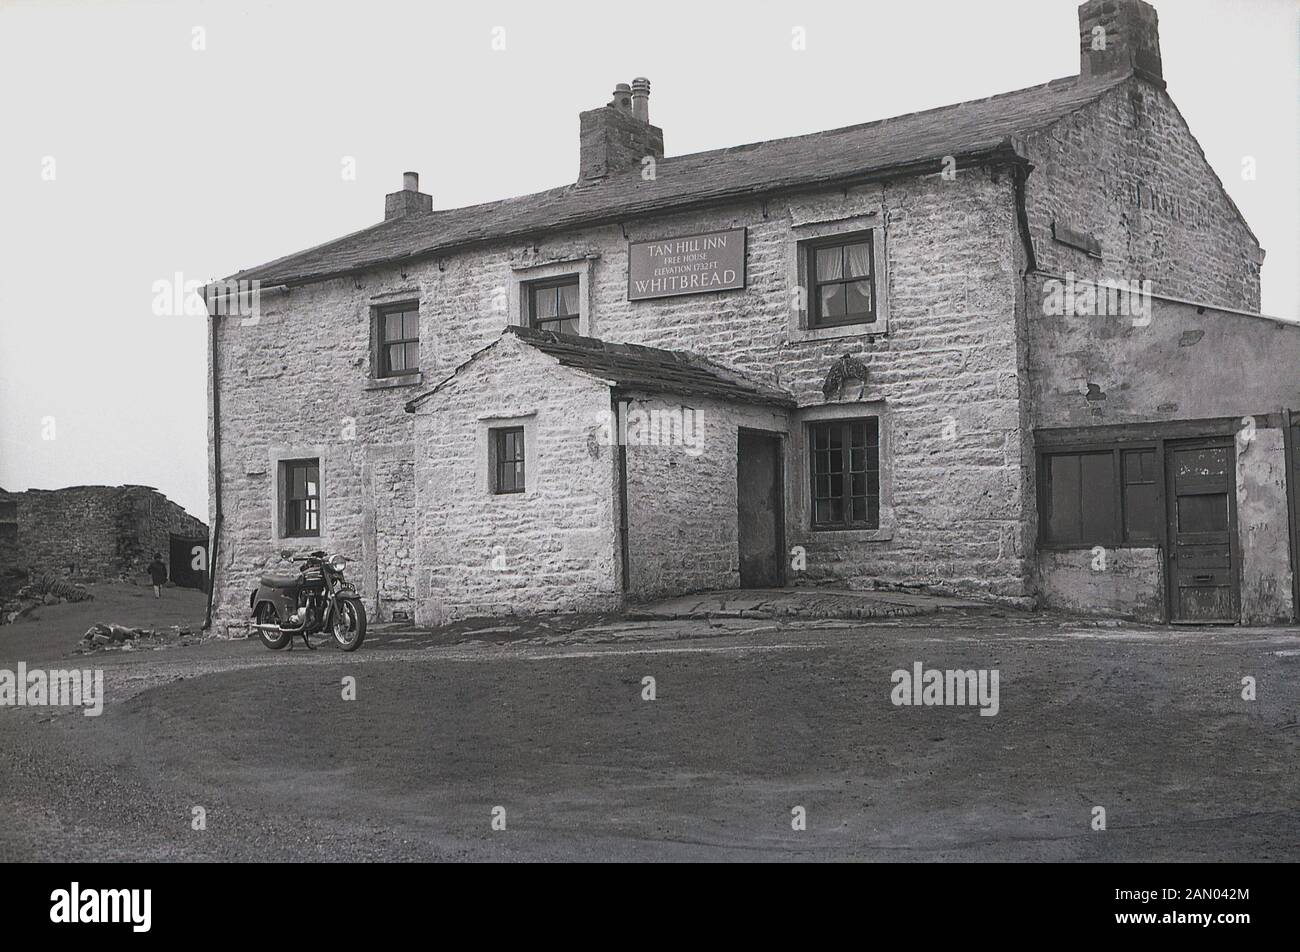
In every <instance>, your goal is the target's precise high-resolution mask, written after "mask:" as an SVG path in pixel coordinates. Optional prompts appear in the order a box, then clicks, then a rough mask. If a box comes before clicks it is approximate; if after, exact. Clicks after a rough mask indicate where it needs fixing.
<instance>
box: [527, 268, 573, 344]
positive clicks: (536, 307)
mask: <svg viewBox="0 0 1300 952" xmlns="http://www.w3.org/2000/svg"><path fill="white" fill-rule="evenodd" d="M528 315H529V323H530V325H531V326H532V327H535V328H537V329H538V330H542V331H554V332H555V333H557V334H577V333H578V317H579V307H578V276H577V275H576V274H569V275H565V276H564V277H562V278H553V279H547V280H544V281H534V282H532V283H530V284H529V285H528Z"/></svg>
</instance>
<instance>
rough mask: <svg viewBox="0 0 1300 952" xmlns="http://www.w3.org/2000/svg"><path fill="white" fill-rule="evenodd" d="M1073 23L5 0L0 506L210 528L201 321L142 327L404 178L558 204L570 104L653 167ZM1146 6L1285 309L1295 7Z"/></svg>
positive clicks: (890, 10)
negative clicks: (635, 102) (193, 290)
mask: <svg viewBox="0 0 1300 952" xmlns="http://www.w3.org/2000/svg"><path fill="white" fill-rule="evenodd" d="M1076 6H1077V4H1076V3H1075V2H1074V0H987V2H982V3H972V2H969V0H910V2H901V0H892V2H876V0H838V2H823V3H817V2H807V0H800V2H793V0H786V2H755V0H743V2H742V0H729V2H716V0H710V2H708V3H701V2H698V0H695V2H676V0H661V2H656V3H622V4H616V3H608V2H605V3H593V4H581V5H579V4H563V3H558V2H548V3H544V4H543V3H536V2H534V3H503V2H489V0H482V2H474V3H431V2H430V3H415V2H410V3H395V2H394V3H385V2H376V0H369V2H362V3H355V4H347V5H345V4H342V3H336V2H315V3H291V2H283V0H262V2H210V3H204V2H178V3H166V4H164V3H161V2H154V3H148V2H97V3H90V2H71V0H64V2H57V0H54V2H52V0H44V2H41V3H34V2H33V3H13V2H6V0H0V486H4V487H5V488H6V489H11V490H16V489H25V488H28V487H32V486H36V487H42V488H56V487H59V486H65V485H76V484H85V483H107V484H118V483H143V484H146V485H151V486H156V487H158V488H159V489H161V490H162V491H163V492H165V493H166V494H167V495H168V496H170V497H171V498H172V499H174V500H176V501H177V502H179V503H180V504H182V505H183V506H185V507H186V508H187V509H189V510H190V511H191V512H193V513H196V514H197V515H199V516H200V517H205V516H206V513H207V455H206V454H207V446H206V440H207V434H206V392H205V375H206V358H205V352H206V333H205V326H204V321H203V319H202V318H199V317H155V316H154V315H153V313H152V307H153V298H154V292H153V290H152V286H153V283H154V282H155V281H158V280H160V279H170V278H171V277H172V276H173V275H174V274H175V273H176V272H181V273H182V274H183V275H184V276H185V277H186V278H187V279H197V280H206V279H209V278H213V277H221V276H224V275H226V274H230V273H231V272H233V271H236V270H238V269H239V268H243V267H248V266H251V265H255V264H259V263H261V262H263V261H266V260H269V259H272V258H275V257H279V256H281V255H284V254H287V253H290V252H293V251H297V250H300V249H302V248H305V247H308V246H310V245H314V244H318V243H320V242H322V241H325V240H328V239H330V238H333V237H336V236H338V235H342V234H344V233H347V232H350V231H354V230H356V229H358V228H362V227H365V226H366V225H369V224H373V223H375V222H376V221H379V220H381V219H382V217H383V196H384V194H385V193H386V192H390V191H395V190H396V189H397V188H399V187H400V184H401V173H402V172H403V171H404V170H406V169H414V170H417V171H419V172H420V173H421V179H420V185H421V189H422V190H423V191H426V192H430V193H432V195H433V198H434V204H435V207H439V208H448V207H454V206H458V205H466V204H472V203H475V202H481V201H487V200H491V199H495V198H502V197H506V196H510V195H518V194H522V193H526V192H531V191H535V190H538V189H542V188H548V187H551V186H554V185H559V184H563V183H566V182H570V181H572V180H574V179H575V178H576V177H577V164H578V142H577V138H578V134H577V115H578V112H579V111H580V110H582V109H588V108H591V107H594V106H598V105H601V104H603V103H605V102H606V101H608V99H609V94H610V92H611V90H612V89H613V87H614V84H615V83H616V82H630V81H631V79H632V78H633V77H634V76H641V75H644V76H648V77H650V80H651V83H652V88H651V97H650V118H651V121H652V122H654V123H655V124H656V125H659V126H662V127H663V129H664V139H665V143H666V146H667V152H668V154H669V155H678V154H684V153H688V152H697V151H700V150H704V149H712V148H718V147H723V146H729V145H737V144H740V143H744V142H754V141H759V140H763V139H771V138H776V137H780V136H787V135H796V134H800V133H805V132H815V131H817V130H820V129H828V128H834V127H837V126H844V125H850V124H853V123H857V122H865V121H867V120H871V119H878V118H883V117H886V116H892V115H898V114H900V113H905V112H912V111H915V110H918V109H926V108H929V107H932V106H940V105H944V104H947V103H951V102H955V101H958V100H962V99H971V98H976V97H980V96H986V95H991V94H993V93H998V92H1004V91H1007V90H1010V89H1016V88H1019V87H1022V86H1028V85H1033V84H1035V83H1040V82H1044V81H1046V80H1049V79H1054V78H1056V77H1059V76H1068V75H1073V74H1075V73H1077V72H1078V39H1077V34H1076V23H1077V18H1076V12H1075V11H1076ZM1156 6H1157V9H1158V10H1159V14H1160V33H1161V47H1162V52H1163V56H1164V72H1165V79H1166V80H1167V82H1168V84H1169V92H1170V94H1171V95H1172V96H1173V98H1174V100H1175V101H1176V102H1177V103H1178V105H1179V108H1180V109H1181V110H1182V112H1183V114H1184V115H1185V116H1186V117H1187V120H1188V122H1189V123H1190V125H1191V127H1192V131H1193V132H1194V133H1195V134H1196V135H1197V137H1198V139H1199V140H1200V143H1201V145H1202V147H1203V148H1204V150H1205V153H1206V155H1207V157H1208V158H1209V160H1210V163H1211V164H1212V165H1213V166H1214V168H1215V169H1216V170H1217V171H1218V172H1219V175H1220V176H1221V177H1222V178H1223V180H1224V183H1225V185H1226V186H1227V189H1228V191H1229V193H1230V194H1231V195H1232V196H1233V198H1234V199H1235V200H1236V202H1237V204H1238V205H1239V206H1240V207H1241V209H1242V211H1243V213H1244V214H1245V216H1246V219H1247V221H1249V222H1250V224H1251V226H1252V228H1253V229H1254V230H1255V233H1256V234H1257V235H1258V236H1259V238H1260V240H1261V242H1262V243H1263V245H1264V247H1265V249H1266V250H1267V253H1268V254H1267V258H1266V261H1265V265H1264V272H1263V288H1264V290H1263V310H1264V311H1265V312H1266V313H1270V314H1277V315H1282V316H1292V315H1296V314H1297V313H1298V311H1300V309H1298V308H1297V275H1296V270H1295V265H1296V261H1297V252H1298V251H1300V248H1298V247H1297V245H1298V240H1297V239H1298V235H1297V232H1298V227H1297V222H1298V221H1300V214H1298V210H1297V181H1298V179H1300V177H1298V176H1297V164H1298V163H1297V151H1298V149H1297V143H1298V142H1300V136H1298V134H1297V63H1298V61H1300V51H1298V43H1297V37H1298V36H1300V32H1298V26H1300V16H1298V9H1300V5H1298V4H1297V2H1296V0H1158V2H1157V3H1156ZM195 27H202V28H203V29H204V30H205V31H206V37H205V38H206V49H205V50H202V51H196V50H194V49H193V48H192V46H193V36H194V34H193V30H194V28H195ZM495 27H502V28H504V31H505V44H506V49H505V50H504V51H494V50H493V49H492V48H491V43H492V38H493V32H492V31H493V29H494V28H495ZM795 27H803V28H804V29H805V31H806V35H807V49H806V50H803V51H795V50H793V49H792V48H791V37H792V30H793V29H794V28H795ZM47 156H51V157H53V158H54V161H55V165H54V172H55V178H54V180H53V181H46V180H43V178H42V170H43V168H48V166H43V162H44V161H45V157H47ZM346 156H351V157H354V158H355V161H356V179H355V180H354V181H347V180H344V178H343V177H342V175H341V169H342V163H343V160H344V157H346ZM1244 156H1253V157H1254V158H1255V160H1256V163H1257V169H1258V174H1257V178H1256V179H1255V180H1254V181H1244V180H1243V179H1242V175H1241V171H1240V170H1241V166H1242V159H1243V157H1244ZM307 346H310V345H309V344H308V345H307ZM47 417H53V418H54V436H55V438H54V439H52V440H51V439H42V429H43V426H45V424H44V423H43V421H44V419H45V418H47Z"/></svg>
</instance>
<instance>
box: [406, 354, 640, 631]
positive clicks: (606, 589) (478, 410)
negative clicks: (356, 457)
mask: <svg viewBox="0 0 1300 952" xmlns="http://www.w3.org/2000/svg"><path fill="white" fill-rule="evenodd" d="M609 407H610V396H609V388H608V386H607V385H606V384H605V383H603V382H601V381H598V380H595V379H593V378H591V377H589V376H586V375H584V374H580V373H576V372H574V371H572V370H569V369H567V368H564V367H561V366H560V365H559V364H558V363H557V362H556V361H555V360H554V359H552V358H550V357H547V356H545V355H544V354H541V353H540V352H538V351H536V350H534V349H533V348H531V347H529V346H528V345H526V344H523V343H521V342H520V341H519V340H518V339H517V338H514V337H506V338H504V339H502V340H501V342H500V343H499V344H497V345H496V346H495V347H494V348H492V349H491V350H490V351H489V352H488V353H487V354H485V355H483V357H481V358H480V359H479V360H478V361H475V362H474V363H472V364H470V365H469V366H468V367H466V368H464V369H462V371H461V372H460V373H459V374H457V375H456V377H455V378H453V379H452V380H451V381H450V382H449V383H448V384H447V385H446V387H444V388H443V389H442V390H441V391H440V392H439V393H437V394H435V395H434V396H433V397H431V398H430V399H428V400H426V401H425V402H424V403H422V404H421V405H420V407H419V408H418V409H417V411H416V418H417V425H416V447H417V450H416V461H415V485H416V508H417V511H418V512H419V514H420V518H419V519H418V521H417V524H416V553H417V567H416V573H415V579H416V594H417V603H416V620H417V621H419V622H420V623H422V624H438V623H441V622H445V621H448V620H453V619H456V618H465V617H475V616H485V615H503V614H514V613H519V614H523V613H529V612H546V611H563V610H572V609H578V610H589V611H607V610H611V609H614V608H617V607H618V605H619V604H620V598H621V582H620V576H619V555H618V524H617V515H616V501H617V492H616V483H615V473H616V468H615V466H616V458H615V456H614V452H613V449H612V447H610V446H609V445H606V444H605V441H603V440H602V439H601V438H600V431H601V427H602V425H603V424H604V422H605V421H606V420H607V419H608V413H609ZM513 425H521V426H523V427H524V432H525V444H526V451H525V454H526V460H525V464H526V465H525V488H526V491H525V492H523V493H517V494H503V495H495V494H493V493H492V491H491V487H490V482H489V466H488V459H489V456H488V440H489V430H490V428H492V427H497V426H513Z"/></svg>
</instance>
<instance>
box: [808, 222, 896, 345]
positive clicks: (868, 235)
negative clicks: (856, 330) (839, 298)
mask: <svg viewBox="0 0 1300 952" xmlns="http://www.w3.org/2000/svg"><path fill="white" fill-rule="evenodd" d="M801 244H802V248H801V250H802V255H803V259H804V260H803V271H804V275H805V284H804V286H805V287H806V288H807V289H808V307H807V312H808V329H809V330H814V331H815V330H825V329H827V328H843V327H876V326H878V325H879V323H880V309H879V298H878V294H877V286H878V284H879V282H878V281H877V280H876V275H877V271H878V267H877V259H876V229H875V228H866V229H862V230H858V231H848V232H843V233H841V234H834V235H826V236H824V237H820V238H810V239H808V240H807V241H804V242H802V243H801ZM860 244H865V245H866V246H867V262H868V267H869V271H868V273H867V276H866V277H865V278H845V277H843V276H842V272H841V277H840V278H839V279H837V280H834V281H818V280H817V252H819V251H825V250H826V249H828V248H839V249H840V254H841V259H842V256H843V254H844V249H845V248H847V247H848V246H849V245H860ZM863 280H865V281H866V282H867V283H868V284H869V285H870V287H871V309H870V310H869V311H868V312H867V313H868V314H870V316H871V319H870V320H863V319H862V318H861V317H859V316H857V315H853V316H849V315H845V317H843V318H823V317H822V315H821V293H820V290H821V288H823V287H827V286H830V285H835V284H838V285H842V286H847V285H849V284H853V283H856V282H858V281H863Z"/></svg>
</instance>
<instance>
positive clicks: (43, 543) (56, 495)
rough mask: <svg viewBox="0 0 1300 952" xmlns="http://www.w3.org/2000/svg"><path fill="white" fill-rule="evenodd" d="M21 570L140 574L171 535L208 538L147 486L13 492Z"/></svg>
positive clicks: (197, 522)
mask: <svg viewBox="0 0 1300 952" xmlns="http://www.w3.org/2000/svg"><path fill="white" fill-rule="evenodd" d="M10 498H11V499H12V500H13V501H15V502H16V503H17V507H16V509H17V523H18V533H17V535H18V546H17V553H16V558H18V559H19V560H20V561H21V565H20V566H19V567H21V568H26V569H29V570H31V571H33V572H46V573H52V574H59V575H64V574H71V575H84V576H99V577H103V576H118V575H124V574H131V573H138V572H142V571H143V570H144V568H145V566H147V565H148V564H149V562H150V561H151V560H152V558H153V554H154V553H155V552H159V553H161V554H162V557H163V561H164V562H166V561H167V560H168V558H169V551H170V537H171V535H172V534H175V535H180V536H186V537H190V538H195V539H198V538H202V539H206V538H207V536H208V527H207V525H206V524H204V523H203V522H202V521H201V520H200V519H197V518H195V517H194V516H192V515H190V514H189V513H188V512H186V511H185V510H184V509H182V508H181V507H180V506H178V505H177V504H176V503H174V502H172V501H171V500H169V499H168V498H167V497H166V496H164V495H163V494H162V493H160V492H158V491H156V490H154V489H151V488H149V487H148V486H71V487H68V488H66V489H54V490H45V489H29V490H27V491H26V492H22V493H13V494H11V497H10Z"/></svg>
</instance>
